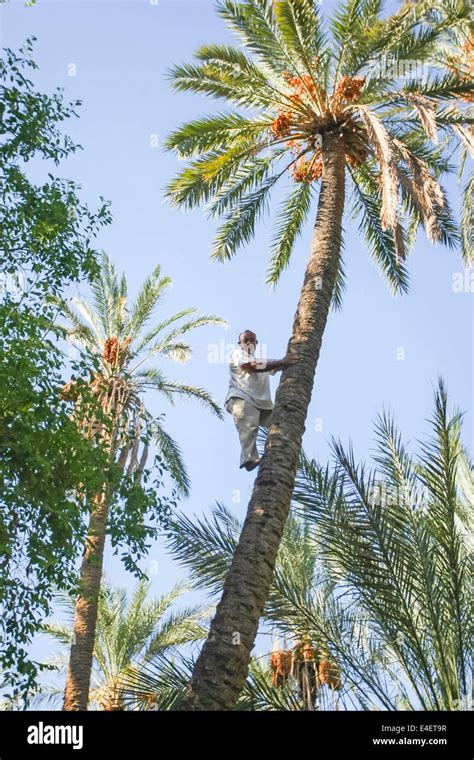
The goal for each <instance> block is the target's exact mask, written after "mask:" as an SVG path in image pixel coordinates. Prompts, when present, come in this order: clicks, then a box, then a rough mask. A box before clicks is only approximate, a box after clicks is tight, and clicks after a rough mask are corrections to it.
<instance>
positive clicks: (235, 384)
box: [225, 330, 296, 472]
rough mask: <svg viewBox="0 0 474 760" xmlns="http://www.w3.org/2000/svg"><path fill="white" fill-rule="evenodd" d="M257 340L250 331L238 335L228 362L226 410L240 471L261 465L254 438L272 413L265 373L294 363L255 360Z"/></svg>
mask: <svg viewBox="0 0 474 760" xmlns="http://www.w3.org/2000/svg"><path fill="white" fill-rule="evenodd" d="M257 343H258V340H257V336H256V334H255V333H254V332H252V331H251V330H244V332H241V333H240V335H239V346H238V348H236V350H235V351H234V353H233V354H232V357H231V360H230V381H229V390H228V391H227V396H226V399H225V408H226V410H227V411H228V412H229V414H231V415H232V417H233V420H234V422H235V426H236V428H237V431H238V433H239V439H240V447H241V451H240V469H242V467H245V469H246V470H248V471H249V472H250V470H254V469H255V468H256V467H258V465H259V464H260V457H259V456H258V451H257V434H258V428H259V427H260V425H261V426H263V427H268V425H269V422H270V419H271V416H272V409H273V401H272V397H271V392H270V380H269V377H268V374H267V373H268V372H269V373H270V374H271V375H275V374H276V373H277V372H278V371H280V370H282V369H283V368H284V367H288V366H289V365H290V364H293V363H294V362H295V361H296V357H294V356H290V355H288V356H285V357H284V358H283V359H277V360H275V361H270V360H267V359H254V358H253V357H254V355H255V349H256V347H257Z"/></svg>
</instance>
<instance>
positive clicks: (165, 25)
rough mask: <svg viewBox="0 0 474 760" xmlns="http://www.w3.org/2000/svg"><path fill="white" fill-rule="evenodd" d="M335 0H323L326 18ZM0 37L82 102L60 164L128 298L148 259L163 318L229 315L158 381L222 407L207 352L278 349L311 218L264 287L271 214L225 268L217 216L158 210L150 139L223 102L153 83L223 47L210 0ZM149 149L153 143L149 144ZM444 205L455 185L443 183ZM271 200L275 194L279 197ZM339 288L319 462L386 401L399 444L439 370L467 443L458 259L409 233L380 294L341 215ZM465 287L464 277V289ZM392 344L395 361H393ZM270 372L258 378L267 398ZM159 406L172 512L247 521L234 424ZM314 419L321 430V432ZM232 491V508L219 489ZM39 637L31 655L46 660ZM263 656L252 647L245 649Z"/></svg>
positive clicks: (427, 403) (122, 0)
mask: <svg viewBox="0 0 474 760" xmlns="http://www.w3.org/2000/svg"><path fill="white" fill-rule="evenodd" d="M335 5H337V3H335V2H333V1H331V2H330V1H329V0H323V3H322V10H323V12H324V13H327V14H330V13H331V11H332V9H333V8H334V6H335ZM0 21H1V32H0V38H1V45H2V47H5V46H8V47H12V48H17V47H19V46H20V45H21V44H22V43H23V42H24V40H25V39H26V37H28V36H31V35H35V36H36V37H37V38H38V40H37V42H36V45H35V51H34V59H35V60H36V61H37V63H38V64H39V66H40V68H39V71H38V72H36V73H35V75H34V81H35V83H36V84H37V86H38V88H39V89H41V90H44V91H46V92H51V91H52V90H53V89H54V88H55V87H57V86H60V87H63V88H64V90H65V96H66V99H68V100H69V99H76V98H79V99H81V100H82V101H83V105H82V106H81V107H80V109H79V113H80V119H77V120H71V122H70V123H68V124H66V127H65V128H66V131H67V132H68V133H69V134H70V135H71V136H72V138H73V139H74V140H76V141H77V142H79V143H81V144H82V146H83V148H84V150H83V151H80V152H78V153H77V154H76V155H75V156H73V157H71V158H69V159H68V160H67V161H66V162H64V163H63V164H62V166H61V168H60V171H59V172H58V173H59V174H60V176H64V177H68V178H71V179H73V180H75V181H77V182H79V183H80V184H81V185H82V188H83V198H84V199H85V200H86V201H87V202H88V203H89V205H90V206H91V207H95V206H96V205H97V204H98V202H99V201H98V198H99V195H103V196H104V197H105V198H107V199H110V200H111V201H112V214H113V223H112V225H111V226H110V227H108V228H106V229H105V230H104V231H103V232H102V233H101V236H100V239H99V241H98V245H99V246H100V247H103V248H104V249H105V250H106V251H107V252H108V253H109V254H110V256H111V257H112V259H113V260H114V262H115V264H116V265H117V267H118V268H119V269H120V270H124V271H125V272H126V275H127V278H128V281H129V285H130V290H131V292H132V295H133V294H134V292H135V290H136V288H137V287H138V286H139V284H140V283H141V282H142V281H143V279H144V278H145V276H146V275H147V274H148V272H149V271H150V270H151V269H152V268H153V267H155V266H156V264H157V263H159V264H160V265H161V267H162V272H163V274H165V275H169V276H170V277H171V278H172V280H173V287H172V289H171V290H170V291H169V293H168V296H167V297H166V299H165V301H164V303H163V306H162V314H165V315H169V314H171V313H174V312H176V311H178V310H180V309H182V308H185V307H189V306H196V307H198V308H199V309H201V310H202V311H203V312H206V313H213V314H217V315H220V316H222V317H224V318H226V319H227V320H228V322H229V330H225V329H223V328H222V327H215V326H210V327H206V328H202V329H200V330H199V331H196V332H195V333H194V334H192V336H191V342H192V347H193V357H192V358H191V360H190V361H189V363H188V364H187V365H186V366H181V365H173V364H172V363H169V365H168V366H166V367H163V369H166V371H167V372H168V374H169V376H170V377H173V378H176V379H178V378H179V379H180V380H182V381H186V382H189V383H192V384H195V385H200V386H203V387H205V388H206V389H207V390H208V391H210V392H211V393H212V394H213V396H214V397H215V398H216V399H217V400H218V401H220V403H222V402H223V401H224V398H225V394H226V391H227V382H228V367H227V365H226V363H225V361H221V362H218V363H214V362H211V361H209V355H210V351H212V349H213V347H215V346H221V348H222V350H223V349H224V348H225V346H226V345H227V344H230V343H232V342H234V341H235V340H236V336H237V334H238V333H239V332H240V331H241V330H244V329H246V328H249V329H252V330H253V331H255V332H256V333H257V334H258V337H259V339H260V342H261V343H265V344H266V345H267V346H268V355H269V357H270V358H280V357H281V356H283V355H284V353H285V351H286V345H287V341H288V338H289V336H290V333H291V327H292V323H293V316H294V311H295V307H296V304H297V300H298V294H299V291H300V288H301V285H302V280H303V274H304V267H305V262H306V259H307V256H308V253H309V241H310V236H311V225H310V224H309V225H308V227H307V229H306V230H305V233H304V235H303V236H302V238H301V239H300V240H299V241H298V243H297V245H296V248H295V251H294V254H293V258H292V262H291V265H290V267H289V268H288V270H287V271H286V272H285V273H284V275H283V277H282V279H281V281H280V284H279V285H278V286H277V288H276V290H275V291H271V290H270V289H269V287H268V286H267V285H266V284H265V274H266V267H267V262H268V250H269V242H270V239H271V235H272V218H271V217H267V218H266V220H265V222H264V223H263V224H262V225H261V226H260V227H259V232H258V235H257V237H256V239H255V240H254V241H253V242H252V243H251V244H250V245H248V246H247V247H246V248H243V249H242V250H241V251H240V253H239V254H238V255H237V256H236V257H235V259H234V260H233V261H231V262H228V263H225V264H218V263H214V262H211V261H210V260H209V254H210V248H211V243H212V239H213V233H214V230H215V225H214V224H213V223H210V222H209V221H208V220H207V219H206V218H205V216H204V215H203V213H202V211H201V210H200V209H199V210H195V211H193V212H191V213H190V212H181V211H177V210H173V209H171V208H170V207H169V206H168V205H167V204H166V202H165V201H164V199H163V187H164V186H165V184H166V183H167V182H168V181H169V179H170V178H171V177H172V176H173V174H174V172H175V171H176V170H177V169H178V167H179V166H180V164H179V163H178V162H177V160H176V158H175V157H174V156H173V155H172V154H170V153H165V152H164V151H163V149H162V145H163V141H164V138H165V136H166V135H167V134H168V133H169V131H170V130H171V129H173V128H175V127H177V126H178V125H180V124H181V123H182V122H183V121H184V120H189V119H192V118H196V117H197V116H198V115H203V114H206V113H209V114H212V113H216V112H217V111H219V110H223V108H224V105H223V103H221V102H219V101H216V100H211V99H207V98H204V97H198V96H194V95H189V94H183V93H174V92H173V91H172V90H171V89H170V87H169V84H168V82H167V81H166V78H165V71H166V70H167V69H168V68H169V67H170V66H171V65H173V64H175V63H179V62H185V61H188V62H189V61H190V59H191V57H192V53H193V51H194V50H195V49H196V48H197V47H198V46H199V45H201V44H203V43H208V42H213V41H221V42H222V41H226V40H230V39H231V38H230V35H229V34H228V33H227V31H226V30H225V28H224V27H223V26H222V24H221V22H220V20H219V19H218V18H217V16H216V14H215V11H214V5H213V3H212V2H209V1H207V0H202V1H200V0H195V1H194V2H181V1H180V0H158V2H153V0H151V2H150V1H148V0H102V2H97V0H79V1H74V0H56V1H53V0H50V1H48V0H38V2H37V5H36V6H34V7H32V8H27V7H25V6H24V3H23V0H21V2H18V1H17V2H10V3H9V4H7V5H4V6H2V7H1V10H0ZM156 142H158V146H157V147H156ZM447 187H448V188H449V193H450V199H451V202H452V204H454V205H456V203H457V199H458V188H457V186H456V181H455V179H453V180H450V181H449V183H448V184H447ZM276 200H278V195H277V196H276ZM345 267H346V272H347V277H348V287H347V290H346V293H345V296H344V304H343V309H342V311H340V312H332V313H331V315H330V318H329V322H328V326H327V330H326V334H325V337H324V341H323V346H322V351H321V355H320V361H319V366H318V370H317V373H316V380H315V387H314V391H313V398H312V402H311V406H310V409H309V414H308V418H307V425H306V433H305V437H304V447H305V450H306V451H307V453H308V454H310V455H311V456H315V457H317V458H319V459H320V461H322V462H323V463H324V462H325V461H326V460H327V457H328V456H329V445H328V444H329V441H330V438H331V436H335V437H340V438H341V440H342V441H343V442H345V443H347V442H348V441H349V439H351V440H352V442H353V445H354V449H355V452H356V455H357V456H358V457H360V458H368V457H369V456H370V452H371V449H372V447H373V445H374V438H373V433H372V421H373V420H374V418H375V416H376V413H377V412H378V411H379V410H381V409H382V407H384V406H385V407H386V408H390V409H392V410H393V412H394V414H395V416H396V419H397V421H398V424H399V427H400V429H401V430H402V432H403V434H404V436H405V438H406V440H412V441H414V439H416V438H419V437H420V436H422V435H423V434H424V433H426V432H427V430H428V425H427V422H426V418H427V417H429V416H430V414H431V410H432V406H433V387H434V385H435V384H436V381H437V377H438V375H439V374H441V375H442V376H443V377H444V379H445V381H446V383H447V386H448V391H449V394H450V397H451V400H452V401H453V402H454V403H455V404H456V405H458V406H459V407H460V408H461V409H463V410H465V412H466V416H465V427H464V440H465V443H466V445H467V446H468V447H470V448H471V450H472V413H471V409H472V390H473V382H472V380H473V334H472V333H473V330H472V293H469V292H454V290H453V276H455V274H456V273H463V272H464V269H463V265H462V262H461V259H460V257H459V255H458V254H456V253H454V252H452V251H450V250H448V249H445V248H443V247H441V246H433V245H431V244H430V243H429V242H428V241H427V239H426V237H425V235H424V233H420V236H419V240H418V242H417V245H416V248H415V250H414V253H413V254H412V256H411V258H410V261H409V270H410V278H411V287H410V293H409V294H408V295H404V296H398V297H396V298H394V297H392V295H391V294H390V292H389V290H388V288H387V286H386V285H385V283H384V281H383V280H382V279H381V277H380V275H379V272H378V270H377V268H376V266H375V264H374V263H373V262H372V260H371V259H370V258H369V256H368V254H367V252H366V250H365V246H364V242H363V241H362V240H361V239H360V238H359V236H358V233H357V227H356V225H353V224H351V222H350V221H349V220H346V222H345ZM471 287H473V289H474V286H471ZM401 350H402V351H403V352H404V358H403V359H400V358H399V357H400V354H401ZM278 379H279V375H278V376H276V377H275V378H271V384H272V389H273V391H274V390H275V388H276V386H277V383H278ZM150 407H151V409H155V410H156V412H157V413H159V412H161V411H163V410H165V411H166V414H167V417H166V427H167V430H168V431H169V432H170V433H171V434H172V435H173V437H174V438H175V439H176V440H177V441H178V443H179V444H180V446H181V448H182V452H183V456H184V459H185V461H186V463H187V465H188V468H189V472H190V476H191V481H192V486H191V495H190V497H189V499H188V500H186V501H185V502H182V504H181V508H182V509H185V510H186V512H187V513H188V514H191V513H203V512H206V510H208V509H209V507H210V506H211V505H212V504H213V503H214V502H215V501H216V500H219V501H222V502H224V503H226V504H228V505H229V506H231V505H233V508H234V509H235V511H236V513H237V514H239V515H240V516H241V517H242V518H243V517H244V515H245V511H246V506H247V503H248V498H249V496H250V493H251V487H252V483H253V480H254V477H255V473H247V472H245V471H240V470H239V468H238V464H239V447H238V439H237V434H236V431H235V429H234V426H233V422H232V419H231V417H230V416H229V415H228V414H226V415H225V420H224V421H223V422H222V421H219V420H218V419H217V418H216V417H215V416H213V415H212V414H211V413H210V412H209V411H207V410H206V409H204V408H203V407H202V406H201V405H200V404H199V403H197V402H193V401H186V402H182V403H181V402H177V404H176V406H175V407H174V408H170V407H168V406H166V407H164V406H162V405H161V399H160V400H152V399H150ZM321 427H322V429H321ZM235 491H240V501H237V502H236V501H233V500H232V495H233V493H234V492H235ZM152 561H153V562H157V563H158V572H157V573H156V574H154V575H151V580H152V582H153V586H152V589H153V591H154V592H155V593H161V592H163V591H165V590H166V589H168V588H169V587H170V586H171V585H172V584H173V583H174V581H175V580H176V579H177V578H178V577H181V576H182V571H181V570H180V569H179V568H178V567H177V566H176V564H174V563H173V562H172V561H171V559H170V558H169V557H167V556H166V555H165V553H164V551H163V548H162V545H161V543H159V542H158V543H157V544H156V545H154V546H153V548H152V550H151V551H150V553H149V556H148V559H147V560H146V561H145V562H144V563H143V567H144V569H146V568H147V567H148V568H149V567H150V563H151V562H152ZM106 573H107V575H108V576H109V577H112V576H113V580H114V583H122V584H124V585H132V584H134V583H135V580H134V579H133V578H132V576H129V575H127V573H126V572H125V570H124V569H123V568H122V567H121V565H120V564H119V562H118V561H117V560H116V559H114V558H113V557H112V556H111V552H110V547H109V551H108V554H107V558H106ZM48 650H49V644H48V645H47V644H46V642H45V641H44V639H43V640H42V641H39V642H38V644H37V646H36V647H35V649H34V652H35V655H36V656H38V657H42V656H45V655H46V654H48ZM257 650H258V651H259V652H260V653H261V652H262V651H264V650H262V648H261V647H260V646H257Z"/></svg>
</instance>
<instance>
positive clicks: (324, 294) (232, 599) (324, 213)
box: [181, 133, 345, 710]
mask: <svg viewBox="0 0 474 760" xmlns="http://www.w3.org/2000/svg"><path fill="white" fill-rule="evenodd" d="M322 159H323V178H322V184H321V190H320V195H319V203H318V211H317V218H316V225H315V229H314V234H313V239H312V245H311V255H310V258H309V261H308V265H307V268H306V273H305V278H304V283H303V288H302V291H301V296H300V300H299V303H298V308H297V310H296V315H295V320H294V323H293V333H292V336H291V339H290V341H289V344H288V352H291V353H293V354H295V355H296V356H297V358H298V362H297V363H296V364H294V365H292V366H289V367H287V368H285V370H284V371H283V374H282V379H281V382H280V384H279V387H278V390H277V393H276V398H275V406H274V411H273V416H272V421H271V426H270V429H269V432H268V436H267V441H266V445H265V453H264V456H263V459H262V463H261V465H260V468H259V472H258V476H257V478H256V480H255V484H254V488H253V492H252V496H251V499H250V503H249V506H248V511H247V517H246V520H245V522H244V525H243V528H242V533H241V536H240V539H239V544H238V546H237V548H236V551H235V554H234V557H233V560H232V565H231V568H230V570H229V573H228V575H227V577H226V580H225V584H224V589H223V594H222V598H221V600H220V602H219V604H218V606H217V609H216V613H215V616H214V618H213V620H212V623H211V627H210V631H209V636H208V638H207V640H206V642H205V643H204V646H203V648H202V651H201V653H200V655H199V657H198V659H197V662H196V666H195V669H194V672H193V676H192V679H191V682H190V684H189V686H188V689H187V692H186V694H185V697H184V699H183V702H182V706H181V709H182V710H230V709H232V707H233V706H234V705H235V702H236V700H237V698H238V695H239V693H240V691H241V689H242V687H243V685H244V683H245V679H246V678H247V674H248V666H249V662H250V653H251V650H252V648H253V646H254V642H255V637H256V635H257V630H258V623H259V619H260V617H261V615H262V613H263V610H264V607H265V604H266V602H267V599H268V596H269V591H270V585H271V582H272V579H273V573H274V567H275V561H276V557H277V553H278V548H279V546H280V541H281V539H282V535H283V530H284V527H285V522H286V519H287V517H288V512H289V509H290V502H291V497H292V493H293V488H294V483H295V476H296V471H297V466H298V461H299V454H300V450H301V442H302V437H303V433H304V431H305V420H306V415H307V412H308V406H309V403H310V400H311V393H312V389H313V382H314V374H315V371H316V366H317V362H318V358H319V352H320V348H321V342H322V337H323V333H324V328H325V326H326V321H327V317H328V312H329V309H330V305H331V298H332V294H333V292H334V286H335V282H336V275H337V271H338V266H339V257H340V248H341V227H342V214H343V209H344V166H345V163H344V162H345V159H344V151H343V149H342V148H341V147H340V146H339V145H338V140H337V135H335V134H334V133H332V134H331V133H326V136H325V139H324V144H323V148H322Z"/></svg>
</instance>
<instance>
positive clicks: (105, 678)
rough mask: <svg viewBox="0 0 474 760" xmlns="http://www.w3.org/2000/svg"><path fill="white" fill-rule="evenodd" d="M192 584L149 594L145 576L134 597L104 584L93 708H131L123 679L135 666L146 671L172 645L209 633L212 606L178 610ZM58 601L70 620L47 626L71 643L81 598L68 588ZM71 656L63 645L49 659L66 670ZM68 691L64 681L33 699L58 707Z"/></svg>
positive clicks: (46, 630) (45, 628)
mask: <svg viewBox="0 0 474 760" xmlns="http://www.w3.org/2000/svg"><path fill="white" fill-rule="evenodd" d="M186 588H187V587H186V584H184V583H179V584H177V585H176V586H175V587H174V588H172V589H171V591H168V592H167V593H165V594H163V595H161V596H159V597H156V598H147V597H148V594H149V590H150V583H149V582H147V581H145V580H141V581H139V582H138V583H137V584H136V586H135V589H134V590H133V593H132V595H131V597H130V596H129V595H128V594H127V590H126V589H124V588H113V587H112V586H111V585H110V584H107V583H104V584H103V589H102V591H101V594H100V597H99V609H98V617H97V634H96V639H95V645H94V664H93V672H92V685H91V691H90V696H89V703H90V706H91V708H92V709H99V710H106V711H117V710H124V709H126V703H125V693H124V689H123V687H122V680H123V679H124V677H126V674H127V673H128V671H129V670H130V669H133V670H136V671H138V672H140V670H141V669H142V668H143V667H145V665H146V663H149V662H153V661H154V659H155V658H157V657H160V656H162V655H163V654H165V653H166V652H168V651H169V650H175V649H176V648H178V647H181V646H182V645H185V644H187V645H190V644H191V645H192V644H193V643H194V642H196V641H200V640H201V639H202V638H204V637H205V636H206V634H207V629H206V627H205V626H204V623H205V615H206V611H205V610H203V609H202V607H199V606H195V607H184V608H181V609H179V610H177V611H174V610H172V607H173V605H174V603H175V602H176V601H177V599H178V598H179V597H180V596H181V595H182V594H183V593H184V592H185V591H186ZM57 602H58V604H59V606H60V607H61V608H62V609H63V611H64V612H65V616H66V622H60V621H58V620H50V621H46V622H45V623H43V625H42V631H43V632H44V633H47V634H49V635H50V636H51V637H52V638H53V639H54V640H55V641H56V642H57V643H59V644H61V645H62V646H63V647H65V648H68V647H70V645H71V641H72V637H73V626H72V623H73V618H74V607H75V602H74V599H73V597H71V596H68V595H67V594H65V593H58V594H57ZM67 660H68V657H67V652H66V651H63V652H61V653H59V654H57V655H56V656H54V657H53V658H52V659H51V660H50V661H48V662H47V663H44V664H43V665H44V666H46V667H48V668H49V669H54V670H55V671H56V672H57V673H58V674H60V675H62V674H63V673H64V672H65V670H66V667H67ZM63 691H64V687H63V686H62V687H59V686H57V685H43V686H42V688H41V691H40V692H39V694H38V695H37V696H35V697H34V698H33V701H32V704H33V706H35V707H39V706H41V705H45V704H46V705H48V706H49V707H52V708H56V707H58V706H59V705H60V702H61V699H62V696H63Z"/></svg>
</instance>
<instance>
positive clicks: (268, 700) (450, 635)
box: [148, 382, 474, 710]
mask: <svg viewBox="0 0 474 760" xmlns="http://www.w3.org/2000/svg"><path fill="white" fill-rule="evenodd" d="M375 432H376V440H377V452H376V455H375V457H374V467H373V469H371V470H369V469H368V468H367V466H366V465H362V464H356V463H355V461H354V456H353V453H352V448H351V447H349V449H348V451H346V450H345V449H344V447H343V446H342V445H341V443H340V442H336V441H334V440H333V451H334V456H335V466H334V467H331V468H330V467H329V466H326V467H322V466H321V465H320V464H318V463H317V462H316V461H315V460H313V459H310V458H309V457H307V456H306V455H305V454H304V453H302V454H301V457H300V465H299V469H298V474H297V481H296V488H295V491H294V500H293V509H292V511H291V512H290V515H289V518H288V520H287V522H286V525H285V530H284V534H283V539H282V542H281V545H280V550H279V553H278V557H277V562H276V571H275V575H274V578H273V582H272V586H271V589H270V594H269V599H268V601H267V603H266V605H265V608H264V612H263V618H262V626H261V628H260V639H261V640H263V641H264V640H265V637H267V636H269V637H270V639H271V640H272V641H273V647H270V645H269V647H268V650H270V648H272V649H273V651H272V652H271V653H270V651H268V654H267V656H266V657H263V658H258V659H254V660H253V661H252V662H251V666H250V673H249V677H248V680H247V682H246V683H245V685H244V688H243V690H242V693H241V697H240V699H239V702H238V703H237V707H238V708H239V709H255V710H261V709H264V710H268V709H276V710H278V709H280V710H281V709H285V710H308V709H309V710H311V709H320V710H321V709H323V710H328V709H362V710H380V709H381V710H455V709H465V708H466V706H467V705H468V704H469V699H470V696H469V695H470V693H471V691H470V690H471V687H472V674H471V670H470V647H469V640H470V631H471V630H472V609H471V604H470V597H471V594H470V573H469V567H470V563H471V562H472V549H473V546H472V535H473V527H474V526H473V517H472V499H473V495H474V467H473V465H472V463H471V462H470V461H469V458H468V455H467V453H466V451H465V450H464V449H463V447H462V444H461V416H460V415H459V413H457V412H454V413H453V414H452V415H450V414H449V413H448V409H447V395H446V391H445V389H444V385H443V383H442V382H440V384H439V386H438V388H437V390H436V393H435V404H434V414H433V418H432V424H431V434H430V435H429V436H428V437H427V439H426V440H425V441H422V442H420V445H419V449H418V452H413V453H412V452H409V451H408V449H407V447H406V446H405V445H404V443H403V441H402V438H401V436H400V434H399V433H398V431H397V428H396V425H395V423H394V420H393V418H392V417H391V416H390V415H389V414H386V413H382V414H380V415H379V417H378V419H377V421H376V426H375ZM239 530H240V524H239V521H238V520H237V519H236V517H235V516H234V515H233V514H232V513H231V512H230V511H229V510H228V509H226V508H225V507H224V506H223V505H217V507H215V508H214V509H213V513H212V516H211V519H209V518H204V519H200V520H199V519H195V518H194V519H193V518H190V517H189V516H186V515H183V514H179V513H178V514H177V515H175V516H174V518H173V520H172V521H171V524H170V536H169V540H170V547H171V549H172V551H173V555H174V556H175V557H176V558H177V559H178V561H179V562H180V563H182V564H183V565H184V566H185V567H186V568H188V570H189V571H190V580H191V582H192V584H193V586H194V587H195V588H197V589H201V590H206V591H207V592H208V593H209V594H211V595H212V597H214V596H215V595H216V594H218V593H219V590H220V588H221V586H222V583H223V581H224V579H225V576H226V574H227V572H228V570H229V568H230V566H231V563H232V556H233V553H234V551H235V547H236V545H237V543H238V536H239ZM278 641H279V642H280V643H277V642H278ZM260 648H261V645H260ZM183 663H184V664H186V663H185V660H180V661H179V662H178V665H181V668H180V669H181V671H182V674H184V672H185V671H186V670H187V668H185V667H183V666H182V665H183ZM295 665H296V666H297V667H295ZM304 668H306V673H305V671H304ZM164 670H165V672H168V671H169V666H168V671H167V670H166V668H165V669H164ZM178 670H179V668H178V669H177V674H176V678H175V681H176V692H175V702H174V709H176V707H177V706H179V700H180V699H182V696H183V693H184V687H183V678H182V677H178V676H179V673H178ZM161 672H163V668H161ZM170 680H171V682H172V679H170V677H169V675H168V678H167V681H166V682H165V681H164V679H163V677H161V678H157V684H156V688H157V691H158V692H159V693H160V692H161V689H162V688H163V684H164V683H166V685H167V687H168V688H169V686H170ZM149 686H150V684H149V683H148V688H149ZM168 697H169V695H168Z"/></svg>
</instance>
